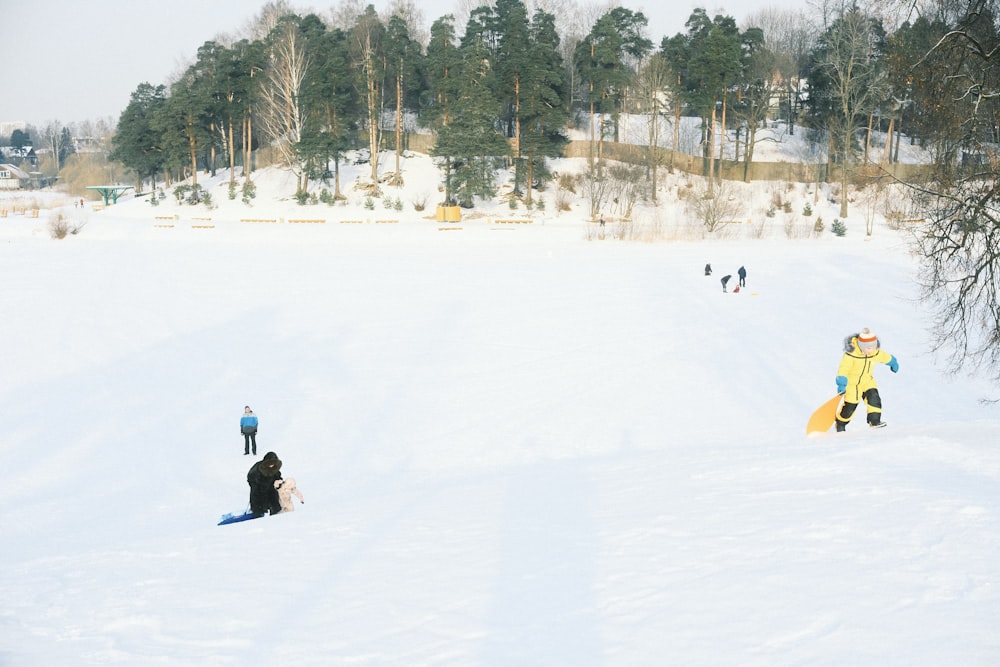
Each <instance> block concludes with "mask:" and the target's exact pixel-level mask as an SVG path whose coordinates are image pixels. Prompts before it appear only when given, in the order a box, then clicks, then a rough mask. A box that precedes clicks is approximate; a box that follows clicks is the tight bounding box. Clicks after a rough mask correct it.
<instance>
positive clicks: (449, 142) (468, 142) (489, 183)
mask: <svg viewBox="0 0 1000 667" xmlns="http://www.w3.org/2000/svg"><path fill="white" fill-rule="evenodd" d="M461 55H462V60H461V65H460V67H459V71H458V76H457V81H456V84H457V85H456V89H455V95H456V97H455V106H456V108H458V109H461V113H457V114H454V115H452V116H450V120H449V122H448V124H447V125H443V126H442V127H441V128H440V129H439V130H438V135H437V142H436V144H435V146H434V149H433V151H432V152H431V155H433V156H435V157H437V158H440V160H439V164H440V166H441V169H442V170H443V171H444V174H445V201H446V203H448V204H451V203H453V202H457V203H458V204H459V205H460V206H462V207H464V208H471V207H472V205H473V202H474V199H475V198H476V197H482V198H487V197H492V196H493V195H494V194H496V173H497V169H498V167H499V160H500V159H501V158H503V157H505V156H507V155H509V153H510V146H509V144H508V143H507V140H506V139H505V138H504V136H503V135H502V134H501V133H500V132H498V131H497V129H496V124H497V118H498V116H499V112H500V104H499V102H497V101H496V100H495V99H494V97H493V94H492V89H493V82H492V81H491V76H492V74H491V69H490V61H489V58H488V53H487V51H486V49H485V48H484V46H483V45H482V43H481V42H477V41H474V40H473V41H472V43H470V45H469V46H468V47H466V48H464V49H462V54H461Z"/></svg>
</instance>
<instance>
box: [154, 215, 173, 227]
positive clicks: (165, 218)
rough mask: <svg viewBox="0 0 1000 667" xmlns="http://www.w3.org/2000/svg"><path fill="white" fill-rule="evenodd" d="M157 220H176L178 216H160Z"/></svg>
mask: <svg viewBox="0 0 1000 667" xmlns="http://www.w3.org/2000/svg"><path fill="white" fill-rule="evenodd" d="M156 219H157V220H176V219H177V216H176V215H158V216H156ZM171 226H172V225H171Z"/></svg>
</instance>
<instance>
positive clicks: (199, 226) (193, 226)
mask: <svg viewBox="0 0 1000 667" xmlns="http://www.w3.org/2000/svg"><path fill="white" fill-rule="evenodd" d="M191 229H215V225H191Z"/></svg>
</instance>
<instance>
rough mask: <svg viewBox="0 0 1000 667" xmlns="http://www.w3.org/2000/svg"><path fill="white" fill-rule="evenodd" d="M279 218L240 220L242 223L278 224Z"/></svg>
mask: <svg viewBox="0 0 1000 667" xmlns="http://www.w3.org/2000/svg"><path fill="white" fill-rule="evenodd" d="M277 221H278V219H277V218H240V222H277Z"/></svg>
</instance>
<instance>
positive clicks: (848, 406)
mask: <svg viewBox="0 0 1000 667" xmlns="http://www.w3.org/2000/svg"><path fill="white" fill-rule="evenodd" d="M876 363H880V364H885V365H887V366H888V367H889V370H891V371H892V372H893V373H896V372H898V371H899V362H898V361H896V357H894V356H893V355H891V354H889V353H888V352H886V351H885V350H883V349H881V344H880V343H879V340H878V337H877V336H876V335H875V334H873V333H872V332H871V330H870V329H862V330H861V333H856V334H851V335H850V336H848V337H847V338H845V339H844V356H843V357H842V358H841V360H840V367H839V368H838V369H837V393H839V394H843V396H844V404H843V405H842V406H841V408H840V412H838V413H837V421H836V427H837V430H838V431H845V430H847V423H848V422H849V421H851V417H853V416H854V411H855V410H856V409H857V407H858V404H859V403H860V402H861V401H864V402H865V403H866V404H867V405H868V426H870V427H871V428H881V427H883V426H885V422H884V421H882V397H881V396H879V393H878V386H877V385H876V384H875V378H874V376H872V368H873V367H874V366H875V364H876Z"/></svg>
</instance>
